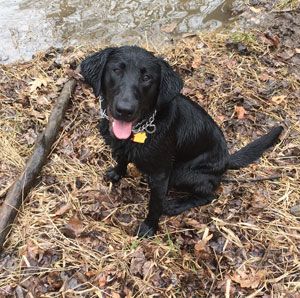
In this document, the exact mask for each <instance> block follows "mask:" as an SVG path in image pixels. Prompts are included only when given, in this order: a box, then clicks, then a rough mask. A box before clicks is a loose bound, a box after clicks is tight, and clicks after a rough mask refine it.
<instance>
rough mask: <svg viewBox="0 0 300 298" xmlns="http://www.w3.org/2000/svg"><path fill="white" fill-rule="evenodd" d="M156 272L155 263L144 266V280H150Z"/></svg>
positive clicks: (146, 263)
mask: <svg viewBox="0 0 300 298" xmlns="http://www.w3.org/2000/svg"><path fill="white" fill-rule="evenodd" d="M153 271H154V263H153V261H147V262H145V263H144V265H143V276H144V279H147V278H149V277H150V276H151V275H152V273H153Z"/></svg>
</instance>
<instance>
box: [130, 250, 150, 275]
mask: <svg viewBox="0 0 300 298" xmlns="http://www.w3.org/2000/svg"><path fill="white" fill-rule="evenodd" d="M132 256H133V258H132V260H131V263H130V271H131V273H133V274H137V273H140V274H142V273H143V272H142V268H143V265H144V264H145V262H146V258H145V254H144V252H143V250H142V249H138V250H136V251H135V252H134V253H133V254H132Z"/></svg>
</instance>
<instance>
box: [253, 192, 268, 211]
mask: <svg viewBox="0 0 300 298" xmlns="http://www.w3.org/2000/svg"><path fill="white" fill-rule="evenodd" d="M251 206H252V207H253V208H255V209H263V208H265V207H266V202H265V197H264V196H263V195H262V194H261V193H260V192H255V193H254V194H253V195H252V198H251Z"/></svg>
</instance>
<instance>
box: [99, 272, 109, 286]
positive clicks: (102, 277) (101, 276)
mask: <svg viewBox="0 0 300 298" xmlns="http://www.w3.org/2000/svg"><path fill="white" fill-rule="evenodd" d="M107 275H108V274H107V272H101V273H100V274H99V278H98V285H99V288H104V287H105V285H106V282H107Z"/></svg>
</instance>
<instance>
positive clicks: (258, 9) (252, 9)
mask: <svg viewBox="0 0 300 298" xmlns="http://www.w3.org/2000/svg"><path fill="white" fill-rule="evenodd" d="M249 8H250V10H251V11H253V12H254V13H261V11H262V9H261V8H255V7H253V6H249Z"/></svg>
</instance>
